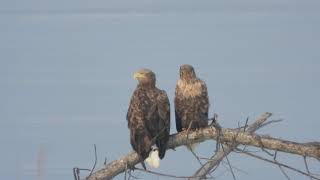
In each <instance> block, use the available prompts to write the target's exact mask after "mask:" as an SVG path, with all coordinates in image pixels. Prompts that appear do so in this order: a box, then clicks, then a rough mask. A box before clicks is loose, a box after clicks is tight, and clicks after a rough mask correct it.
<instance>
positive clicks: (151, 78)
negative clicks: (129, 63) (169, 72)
mask: <svg viewBox="0 0 320 180" xmlns="http://www.w3.org/2000/svg"><path fill="white" fill-rule="evenodd" d="M133 78H134V79H136V80H138V81H139V84H140V85H143V86H155V84H156V75H155V74H154V72H152V71H151V70H150V69H141V70H139V71H137V72H135V73H134V74H133Z"/></svg>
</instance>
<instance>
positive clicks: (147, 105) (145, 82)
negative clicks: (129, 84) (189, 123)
mask: <svg viewBox="0 0 320 180" xmlns="http://www.w3.org/2000/svg"><path fill="white" fill-rule="evenodd" d="M144 71H146V72H144ZM141 74H142V75H141ZM140 75H141V76H142V78H141V79H139V78H138V80H139V84H138V85H137V87H136V89H135V90H134V93H133V95H132V97H131V101H130V105H129V109H128V113H127V121H128V127H129V129H130V142H131V145H132V148H133V149H134V150H135V151H136V152H137V153H138V154H139V155H140V157H141V159H142V160H145V159H146V158H147V157H148V156H149V153H150V151H151V150H152V149H151V147H152V146H153V145H156V146H157V147H158V149H159V157H160V159H162V158H163V157H164V156H165V152H166V148H167V142H168V140H169V134H170V103H169V100H168V97H167V94H166V92H165V91H163V90H160V89H158V88H157V87H156V86H155V75H154V74H153V73H152V71H150V70H143V71H142V73H141V72H140ZM140 75H139V77H140Z"/></svg>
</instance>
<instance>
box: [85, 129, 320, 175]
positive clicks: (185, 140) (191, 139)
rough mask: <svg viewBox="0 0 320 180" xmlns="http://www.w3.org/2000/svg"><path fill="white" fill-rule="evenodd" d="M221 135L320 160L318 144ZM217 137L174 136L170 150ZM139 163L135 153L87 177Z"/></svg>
mask: <svg viewBox="0 0 320 180" xmlns="http://www.w3.org/2000/svg"><path fill="white" fill-rule="evenodd" d="M221 133H222V136H220V141H223V142H234V143H239V144H243V145H250V146H255V147H261V146H263V148H265V149H271V150H277V151H281V152H287V153H292V154H297V155H302V156H308V157H313V158H317V159H320V146H319V145H318V144H317V143H296V142H292V141H286V140H282V139H276V138H272V137H268V136H261V135H257V134H252V135H251V134H248V133H243V132H238V130H235V129H225V128H222V130H221ZM217 137H218V133H217V131H216V130H215V129H214V128H211V127H208V128H204V129H201V130H198V131H193V132H189V134H188V135H187V134H186V133H178V134H173V135H171V136H170V139H169V142H168V149H172V148H176V147H178V146H182V145H186V144H189V143H196V142H203V141H206V140H209V139H210V140H212V139H217ZM137 163H138V155H137V154H136V153H135V152H131V153H129V154H128V155H126V156H124V157H122V158H120V159H118V160H115V161H113V162H111V163H109V164H108V165H106V166H105V167H103V168H102V169H100V170H98V171H96V172H95V173H93V174H92V175H91V176H90V177H87V179H89V180H106V179H111V178H113V177H114V176H116V175H118V174H120V173H121V172H124V171H125V169H126V168H127V167H129V166H133V165H135V164H137Z"/></svg>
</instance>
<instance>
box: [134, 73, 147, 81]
mask: <svg viewBox="0 0 320 180" xmlns="http://www.w3.org/2000/svg"><path fill="white" fill-rule="evenodd" d="M142 77H144V75H143V74H141V73H140V72H135V73H134V74H133V78H134V79H136V80H138V79H139V78H142Z"/></svg>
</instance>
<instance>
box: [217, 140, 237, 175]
mask: <svg viewBox="0 0 320 180" xmlns="http://www.w3.org/2000/svg"><path fill="white" fill-rule="evenodd" d="M221 147H222V150H223V152H225V151H224V147H223V145H221ZM225 157H226V160H227V162H228V165H229V168H230V172H231V174H232V177H233V180H236V179H237V178H236V176H235V175H234V172H233V169H232V166H231V163H230V161H229V158H228V154H225Z"/></svg>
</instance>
